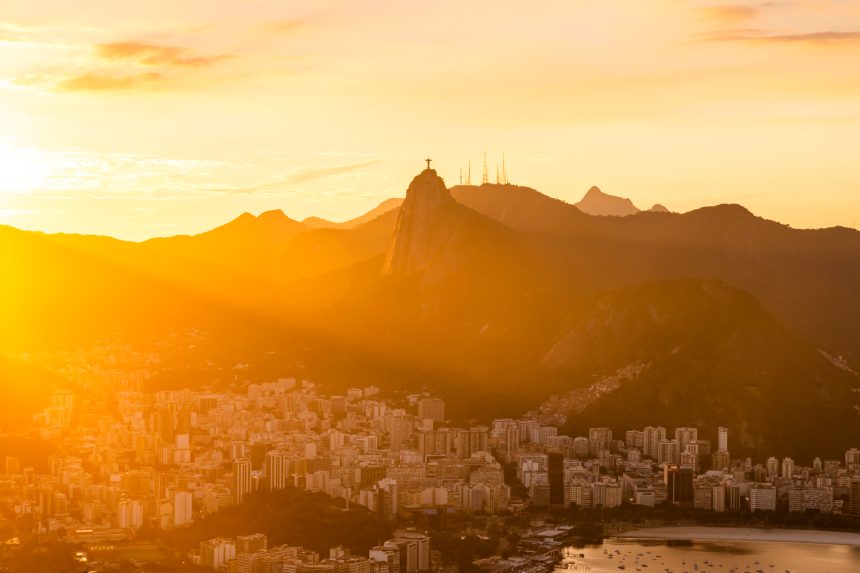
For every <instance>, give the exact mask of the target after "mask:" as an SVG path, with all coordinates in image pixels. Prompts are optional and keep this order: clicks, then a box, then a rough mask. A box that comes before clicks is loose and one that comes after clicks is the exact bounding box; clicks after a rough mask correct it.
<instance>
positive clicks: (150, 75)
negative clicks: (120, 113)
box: [57, 72, 166, 92]
mask: <svg viewBox="0 0 860 573" xmlns="http://www.w3.org/2000/svg"><path fill="white" fill-rule="evenodd" d="M165 79H166V78H165V77H164V76H163V75H162V74H159V73H157V72H147V73H140V74H111V73H95V72H87V73H83V74H81V75H79V76H75V77H73V78H69V79H67V80H64V81H62V82H60V83H59V84H58V85H57V89H59V90H60V91H67V92H81V91H119V90H133V89H140V88H148V89H152V88H155V87H157V86H158V84H161V83H163V82H164V81H165Z"/></svg>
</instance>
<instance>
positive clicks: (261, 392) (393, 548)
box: [2, 345, 860, 573]
mask: <svg viewBox="0 0 860 573" xmlns="http://www.w3.org/2000/svg"><path fill="white" fill-rule="evenodd" d="M34 359H40V360H43V361H44V360H46V359H45V357H41V358H35V357H34ZM51 361H53V362H51ZM159 361H160V359H159V357H158V355H157V353H148V354H142V353H137V352H134V351H132V350H131V349H130V348H129V347H125V346H118V345H113V346H111V345H108V346H102V347H96V348H94V349H91V350H89V351H87V352H79V353H64V354H63V355H62V356H52V357H51V360H50V361H47V363H48V364H49V365H51V364H52V365H53V366H52V367H53V368H55V369H57V372H58V373H62V374H63V375H64V376H65V377H66V379H67V380H69V381H70V383H72V384H73V385H74V387H75V388H76V390H75V391H71V390H57V391H55V392H54V393H53V394H52V395H51V399H50V404H48V405H46V406H45V408H44V409H43V410H42V411H41V412H37V413H35V415H34V416H33V421H34V429H33V430H32V432H35V433H36V434H38V435H39V436H40V438H41V439H43V440H47V441H49V442H50V443H51V444H53V445H54V446H55V447H56V449H55V450H54V451H53V453H51V454H50V455H48V456H47V459H46V460H44V469H43V470H37V469H36V467H35V466H34V465H25V464H22V462H21V460H20V459H19V458H17V457H14V456H6V457H5V459H4V468H3V477H2V493H3V495H2V509H3V518H4V524H5V525H7V526H9V527H11V528H12V529H11V530H13V531H14V534H13V535H12V536H10V538H9V539H8V540H6V543H5V549H4V551H7V552H9V551H14V550H15V546H16V544H17V543H20V541H19V539H20V538H21V537H26V536H37V537H38V538H39V539H40V540H43V541H45V540H51V539H62V540H63V541H66V542H70V543H73V544H75V546H76V548H77V549H78V551H77V552H76V559H78V560H79V561H81V562H82V563H87V562H90V563H91V564H92V563H99V562H100V560H101V561H102V564H105V563H107V564H109V563H110V561H111V559H112V558H115V556H116V551H115V550H116V548H117V547H122V546H123V544H131V545H130V546H132V547H137V548H138V549H140V545H139V544H138V545H134V543H135V540H136V539H137V540H138V541H139V538H140V537H141V532H150V533H149V534H148V535H150V536H151V532H153V531H161V532H169V531H172V530H177V529H181V528H187V527H189V526H191V525H192V524H193V523H195V522H196V521H200V520H201V519H205V518H206V517H207V516H210V515H213V514H217V513H218V512H219V511H222V510H226V509H228V508H230V507H232V506H236V505H237V504H242V503H243V502H244V501H246V498H247V497H248V496H252V495H254V494H255V492H265V491H268V492H276V491H280V490H285V489H288V488H295V489H298V490H305V491H308V492H319V493H322V494H325V495H327V496H329V497H330V498H332V499H333V500H335V501H337V502H338V503H340V504H341V505H342V507H343V508H349V507H356V506H363V507H364V508H367V510H369V511H370V512H371V513H373V514H375V515H377V516H379V517H380V518H382V519H384V520H386V521H391V522H392V523H398V520H400V521H399V523H400V524H401V525H402V523H415V522H416V520H415V519H411V518H414V517H415V516H425V517H426V516H428V515H430V516H439V515H450V514H475V515H490V516H492V515H512V514H513V515H515V514H517V513H520V512H524V511H526V512H532V513H530V515H532V516H534V515H539V513H534V512H540V511H542V510H549V509H552V508H566V507H570V506H576V507H578V508H607V509H608V508H615V507H620V506H622V505H638V506H647V507H655V506H660V505H661V504H673V505H678V506H682V507H688V508H692V509H700V510H706V511H711V512H742V511H743V512H772V511H776V510H777V508H778V506H780V505H783V506H784V507H785V508H787V511H788V512H790V513H794V512H808V511H813V512H817V513H821V514H860V450H858V449H854V448H852V449H851V450H849V451H847V452H845V454H844V458H843V459H827V458H825V459H821V458H815V459H814V460H811V464H804V463H803V460H797V461H795V460H793V459H791V458H788V457H785V458H782V459H778V458H776V457H772V456H771V457H769V458H767V459H766V460H753V459H750V458H737V457H734V458H733V457H732V456H731V454H730V444H731V429H730V428H725V427H719V428H714V429H713V431H710V432H708V430H704V429H699V428H695V427H679V428H673V429H668V428H665V427H662V426H649V427H646V428H642V429H628V430H626V431H624V432H623V433H621V434H619V433H617V432H616V431H614V430H613V429H612V428H589V430H588V435H587V436H576V437H572V436H566V435H560V434H559V431H558V427H557V426H553V425H546V424H543V423H542V422H541V421H539V420H538V419H535V417H532V416H529V417H524V418H519V419H512V418H506V419H493V420H487V423H486V424H484V425H476V426H471V427H456V426H453V425H449V424H448V423H447V418H446V414H445V403H444V402H443V401H442V400H441V399H439V398H435V397H433V396H430V395H426V394H411V395H408V396H405V397H403V398H402V399H398V400H392V399H384V398H383V397H382V396H381V393H380V390H379V388H376V387H372V386H371V387H364V388H349V389H348V390H347V391H346V392H345V393H342V394H337V395H329V394H326V393H325V392H324V389H323V387H322V386H321V385H317V384H316V383H314V382H311V381H308V380H297V379H295V378H281V379H278V380H274V381H271V382H267V383H260V384H249V385H247V386H246V387H241V388H237V389H235V390H232V389H231V390H221V391H213V390H211V389H201V390H190V389H185V390H180V391H169V390H168V391H157V392H154V393H147V392H144V391H143V389H144V385H145V383H146V381H147V379H148V378H149V376H151V374H152V373H153V372H154V371H155V370H156V369H157V368H158V364H159ZM58 364H62V366H61V367H60V366H58ZM118 364H121V365H122V366H121V367H118V366H117V365H118ZM112 365H113V366H112ZM98 389H102V390H98ZM111 400H112V405H111V406H110V407H108V406H107V404H108V403H109V401H111ZM706 432H708V433H706ZM710 434H713V438H714V439H713V440H711V439H708V438H709V437H710ZM419 522H420V521H419ZM569 534H570V527H569V526H562V527H555V528H552V527H544V528H541V527H540V522H538V527H537V529H535V528H527V530H525V529H524V531H523V536H522V537H523V540H524V543H525V545H522V546H520V547H514V548H512V551H511V552H510V554H509V555H508V556H507V557H508V559H507V560H502V561H504V563H503V564H502V565H500V564H499V561H500V558H496V559H495V560H491V561H490V562H486V563H485V562H482V561H480V560H478V561H477V562H476V566H481V565H484V568H485V569H487V570H493V571H498V570H530V568H536V569H534V570H543V569H542V568H543V567H545V566H546V563H547V562H548V563H552V562H553V561H554V560H556V559H557V558H558V555H559V551H560V549H561V547H562V542H561V541H560V540H561V539H564V538H566V537H567V536H568V535H569ZM347 541H348V540H344V544H346V543H347ZM524 546H527V547H528V548H529V550H528V552H527V555H526V554H521V553H522V552H520V551H519V550H520V549H522V547H524ZM105 548H109V549H111V551H105ZM433 548H434V546H433V539H432V535H430V534H429V533H428V532H427V531H425V530H423V529H420V528H416V527H408V528H407V527H401V529H399V530H396V531H394V532H393V534H392V536H391V538H390V539H388V540H383V539H380V540H379V543H378V545H375V546H373V547H371V548H370V549H369V550H368V551H367V554H366V555H364V554H362V555H357V554H353V553H351V552H350V551H349V549H345V548H344V547H342V546H340V547H339V546H335V547H332V548H331V550H330V553H329V555H328V556H325V555H323V557H322V558H321V556H320V553H319V552H318V551H313V550H310V549H307V548H302V547H297V546H289V545H277V546H269V544H268V542H267V539H266V536H265V535H264V534H263V533H261V532H257V531H246V532H244V534H243V535H238V536H236V537H226V536H219V537H215V538H212V539H208V540H204V541H203V542H201V543H199V546H198V547H194V548H193V549H191V550H190V551H188V552H187V554H186V555H185V557H186V558H187V562H188V563H191V564H195V565H198V566H200V567H203V568H207V569H213V570H218V571H227V572H231V573H232V572H237V573H269V572H275V571H278V572H280V571H290V572H292V571H314V572H319V571H331V572H337V573H340V572H349V573H369V572H374V573H399V572H403V573H413V572H415V571H423V570H429V569H431V568H432V569H437V568H439V567H440V566H441V565H442V563H443V562H444V559H443V557H444V556H440V555H438V552H435V551H432V549H433ZM518 559H519V560H518Z"/></svg>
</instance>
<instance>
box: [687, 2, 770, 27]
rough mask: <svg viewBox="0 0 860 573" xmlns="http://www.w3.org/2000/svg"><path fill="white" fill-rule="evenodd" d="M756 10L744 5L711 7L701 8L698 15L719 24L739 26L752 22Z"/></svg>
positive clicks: (756, 13)
mask: <svg viewBox="0 0 860 573" xmlns="http://www.w3.org/2000/svg"><path fill="white" fill-rule="evenodd" d="M758 12H759V10H758V8H756V7H755V6H749V5H746V4H734V5H730V6H712V7H710V8H701V9H700V10H699V13H700V14H701V15H702V16H704V17H705V18H707V19H708V20H713V21H715V22H718V23H721V24H740V23H743V22H747V21H749V20H752V19H754V18H756V16H758Z"/></svg>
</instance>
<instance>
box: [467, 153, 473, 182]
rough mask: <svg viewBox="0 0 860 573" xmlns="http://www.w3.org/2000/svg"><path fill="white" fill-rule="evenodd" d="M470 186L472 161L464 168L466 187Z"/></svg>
mask: <svg viewBox="0 0 860 573" xmlns="http://www.w3.org/2000/svg"><path fill="white" fill-rule="evenodd" d="M471 184H472V160H471V159H470V160H469V164H468V165H467V166H466V185H471Z"/></svg>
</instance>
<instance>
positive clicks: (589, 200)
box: [576, 186, 639, 217]
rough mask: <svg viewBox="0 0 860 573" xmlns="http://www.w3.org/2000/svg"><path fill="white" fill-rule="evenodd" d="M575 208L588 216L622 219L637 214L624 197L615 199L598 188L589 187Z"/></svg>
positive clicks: (631, 202) (630, 202)
mask: <svg viewBox="0 0 860 573" xmlns="http://www.w3.org/2000/svg"><path fill="white" fill-rule="evenodd" d="M576 207H577V208H578V209H579V210H580V211H582V212H583V213H588V214H589V215H611V216H615V217H623V216H625V215H634V214H636V213H638V212H639V209H638V208H637V207H636V205H634V204H633V201H631V200H630V199H627V198H626V197H616V196H615V195H609V194H608V193H604V192H603V191H601V190H600V189H599V188H598V187H596V186H593V187H591V188H590V189H589V190H588V191H587V192H586V193H585V196H584V197H583V198H582V200H581V201H580V202H579V203H576Z"/></svg>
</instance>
